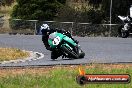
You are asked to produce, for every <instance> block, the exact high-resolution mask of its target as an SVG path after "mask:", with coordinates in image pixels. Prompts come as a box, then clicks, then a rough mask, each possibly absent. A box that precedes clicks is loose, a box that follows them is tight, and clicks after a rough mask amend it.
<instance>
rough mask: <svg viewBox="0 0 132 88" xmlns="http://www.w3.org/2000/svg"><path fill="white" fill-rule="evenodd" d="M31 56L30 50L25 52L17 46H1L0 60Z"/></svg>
mask: <svg viewBox="0 0 132 88" xmlns="http://www.w3.org/2000/svg"><path fill="white" fill-rule="evenodd" d="M28 56H29V53H28V52H24V51H22V50H20V49H16V48H0V61H9V60H16V59H22V58H26V57H28Z"/></svg>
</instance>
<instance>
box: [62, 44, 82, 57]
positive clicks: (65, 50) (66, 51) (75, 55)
mask: <svg viewBox="0 0 132 88" xmlns="http://www.w3.org/2000/svg"><path fill="white" fill-rule="evenodd" d="M62 50H63V52H64V53H67V54H68V56H70V57H71V58H75V59H78V58H79V56H78V55H77V54H76V53H75V52H74V51H73V50H71V49H70V48H68V47H66V46H62Z"/></svg>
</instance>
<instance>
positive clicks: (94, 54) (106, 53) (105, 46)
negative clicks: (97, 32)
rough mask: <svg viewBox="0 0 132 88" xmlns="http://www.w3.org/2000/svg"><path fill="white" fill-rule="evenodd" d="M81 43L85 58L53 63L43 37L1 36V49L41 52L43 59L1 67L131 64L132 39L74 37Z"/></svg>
mask: <svg viewBox="0 0 132 88" xmlns="http://www.w3.org/2000/svg"><path fill="white" fill-rule="evenodd" d="M74 38H75V39H77V40H78V41H79V44H80V45H81V47H82V50H83V51H84V52H85V54H86V55H85V58H83V59H74V60H68V59H65V60H63V59H62V58H61V57H60V58H58V59H57V60H55V61H53V60H51V59H50V51H47V50H46V49H45V47H44V45H43V43H42V41H41V35H8V34H1V35H0V47H14V48H19V49H22V50H28V51H34V52H40V53H43V54H44V58H43V59H39V60H33V61H26V62H18V63H8V64H0V66H2V67H3V66H47V65H48V66H49V65H68V64H86V63H131V62H132V38H116V37H76V36H75V37H74Z"/></svg>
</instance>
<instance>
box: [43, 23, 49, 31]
mask: <svg viewBox="0 0 132 88" xmlns="http://www.w3.org/2000/svg"><path fill="white" fill-rule="evenodd" d="M41 30H49V25H48V24H42V26H41Z"/></svg>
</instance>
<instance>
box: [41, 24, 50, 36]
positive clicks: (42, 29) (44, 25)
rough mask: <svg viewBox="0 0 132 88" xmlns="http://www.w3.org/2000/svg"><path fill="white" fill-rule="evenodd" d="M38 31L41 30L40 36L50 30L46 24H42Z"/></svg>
mask: <svg viewBox="0 0 132 88" xmlns="http://www.w3.org/2000/svg"><path fill="white" fill-rule="evenodd" d="M40 30H41V32H42V34H46V33H47V32H48V31H49V30H50V28H49V25H48V24H42V26H41V28H40Z"/></svg>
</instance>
